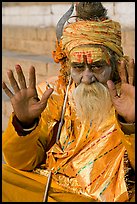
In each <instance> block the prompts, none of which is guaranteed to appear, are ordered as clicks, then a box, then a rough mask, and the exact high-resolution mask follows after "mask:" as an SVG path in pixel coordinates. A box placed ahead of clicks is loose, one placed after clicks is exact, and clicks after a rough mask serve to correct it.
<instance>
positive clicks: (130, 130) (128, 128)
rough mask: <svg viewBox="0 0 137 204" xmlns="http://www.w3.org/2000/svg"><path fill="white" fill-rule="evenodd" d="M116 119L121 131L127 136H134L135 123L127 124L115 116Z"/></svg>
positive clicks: (118, 116)
mask: <svg viewBox="0 0 137 204" xmlns="http://www.w3.org/2000/svg"><path fill="white" fill-rule="evenodd" d="M117 119H118V121H119V123H120V125H121V130H122V131H123V132H124V133H125V134H127V135H130V134H134V133H135V122H127V121H126V120H125V119H124V118H123V117H121V116H120V115H117Z"/></svg>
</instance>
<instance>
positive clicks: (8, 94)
mask: <svg viewBox="0 0 137 204" xmlns="http://www.w3.org/2000/svg"><path fill="white" fill-rule="evenodd" d="M2 88H3V90H4V92H5V93H6V95H7V96H8V97H9V98H12V97H13V96H14V94H13V93H12V92H11V91H10V89H9V88H8V87H7V85H6V84H5V82H2Z"/></svg>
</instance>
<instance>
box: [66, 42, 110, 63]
mask: <svg viewBox="0 0 137 204" xmlns="http://www.w3.org/2000/svg"><path fill="white" fill-rule="evenodd" d="M84 56H86V59H87V63H88V64H91V63H93V62H96V61H100V60H101V61H102V60H104V61H105V62H106V63H107V64H110V55H109V52H107V51H106V50H102V48H99V47H93V46H91V47H89V46H80V47H75V48H74V49H73V50H71V52H70V53H69V59H70V61H71V62H78V63H83V62H84Z"/></svg>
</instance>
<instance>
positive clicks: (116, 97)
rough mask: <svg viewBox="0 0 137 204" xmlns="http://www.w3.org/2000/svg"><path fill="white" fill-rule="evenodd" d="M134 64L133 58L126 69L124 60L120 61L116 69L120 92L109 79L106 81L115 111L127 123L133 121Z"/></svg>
mask: <svg viewBox="0 0 137 204" xmlns="http://www.w3.org/2000/svg"><path fill="white" fill-rule="evenodd" d="M134 66H135V64H134V60H133V59H132V60H130V62H129V65H128V67H127V69H126V63H125V61H121V65H120V66H119V70H118V71H119V75H120V78H121V89H120V94H118V93H117V90H116V86H115V85H114V83H113V82H112V81H111V80H108V82H107V85H108V88H109V91H110V95H111V99H112V102H113V105H114V107H115V109H116V111H117V113H118V114H119V115H120V116H122V117H123V118H124V119H125V120H126V122H129V123H132V122H135V86H134V85H133V84H134Z"/></svg>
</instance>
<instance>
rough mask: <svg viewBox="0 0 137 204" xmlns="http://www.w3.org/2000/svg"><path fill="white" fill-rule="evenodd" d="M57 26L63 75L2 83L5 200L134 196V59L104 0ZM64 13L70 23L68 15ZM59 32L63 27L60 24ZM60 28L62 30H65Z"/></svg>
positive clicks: (31, 73) (80, 8)
mask: <svg viewBox="0 0 137 204" xmlns="http://www.w3.org/2000/svg"><path fill="white" fill-rule="evenodd" d="M73 7H74V5H73V4H72V7H71V8H70V9H69V11H68V12H67V13H66V15H64V16H63V18H62V19H61V20H60V22H59V23H61V25H62V27H61V25H59V24H58V25H57V46H56V51H54V52H53V57H54V60H55V62H60V63H61V70H60V75H59V76H58V77H56V78H52V79H50V80H48V81H47V82H43V83H41V84H40V85H38V86H37V87H36V77H35V68H34V67H33V66H32V67H31V68H30V70H29V86H28V87H27V85H26V80H25V77H24V74H23V71H22V68H21V66H20V65H16V72H17V75H18V82H17V80H16V79H15V78H14V75H13V72H12V70H9V71H8V73H7V74H8V78H9V81H10V83H11V86H12V88H13V90H14V93H13V92H12V91H11V90H10V89H9V88H8V87H7V85H6V84H5V83H4V82H3V89H4V91H5V93H6V94H7V95H8V96H9V97H10V99H11V103H12V106H13V110H14V112H13V113H12V114H11V117H10V119H9V123H8V127H7V129H6V130H5V132H4V134H3V138H2V140H3V144H2V147H3V155H4V158H5V161H6V164H5V165H3V171H2V172H3V176H2V178H3V201H6V202H16V201H19V202H23V201H25V202H27V201H31V202H40V201H45V200H46V201H49V202H51V201H57V202H65V201H66V202H67V201H71V202H80V201H81V202H94V201H97V202H125V201H134V132H135V87H134V60H133V59H132V60H128V58H127V57H125V56H124V55H123V51H122V47H121V31H120V25H119V23H117V22H114V21H112V20H110V19H109V18H108V17H107V16H106V9H105V8H104V7H103V6H102V4H101V3H100V2H81V3H77V7H76V10H77V16H76V22H72V23H69V24H67V25H66V26H65V27H64V29H63V25H64V24H65V21H66V20H67V19H68V18H69V16H70V15H71V13H72V11H73ZM63 19H65V21H63ZM60 28H61V30H58V29H60ZM62 29H63V33H62Z"/></svg>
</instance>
